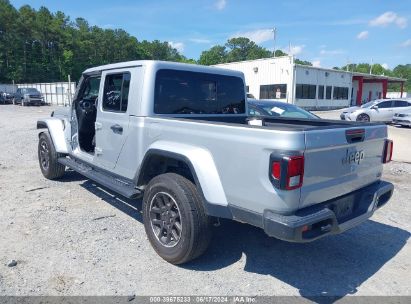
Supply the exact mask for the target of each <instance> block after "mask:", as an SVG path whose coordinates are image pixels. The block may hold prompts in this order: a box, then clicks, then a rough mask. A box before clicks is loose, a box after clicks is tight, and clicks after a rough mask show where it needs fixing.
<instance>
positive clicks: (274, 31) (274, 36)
mask: <svg viewBox="0 0 411 304" xmlns="http://www.w3.org/2000/svg"><path fill="white" fill-rule="evenodd" d="M271 31H272V32H273V40H274V50H273V57H274V58H275V39H276V38H277V37H276V36H277V29H276V28H275V27H274V28H272V29H271Z"/></svg>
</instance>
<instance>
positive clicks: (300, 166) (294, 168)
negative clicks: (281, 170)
mask: <svg viewBox="0 0 411 304" xmlns="http://www.w3.org/2000/svg"><path fill="white" fill-rule="evenodd" d="M287 169H288V170H287V176H286V178H287V183H286V185H285V187H286V189H287V190H292V189H296V188H300V187H301V186H302V185H303V177H304V156H293V157H290V159H289V161H288V168H287Z"/></svg>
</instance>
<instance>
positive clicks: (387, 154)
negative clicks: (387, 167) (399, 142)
mask: <svg viewBox="0 0 411 304" xmlns="http://www.w3.org/2000/svg"><path fill="white" fill-rule="evenodd" d="M393 148H394V142H393V141H392V140H391V139H386V140H385V143H384V151H383V154H382V162H383V163H384V164H386V163H389V162H390V161H391V160H392V150H393Z"/></svg>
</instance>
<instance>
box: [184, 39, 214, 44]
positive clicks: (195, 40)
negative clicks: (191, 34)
mask: <svg viewBox="0 0 411 304" xmlns="http://www.w3.org/2000/svg"><path fill="white" fill-rule="evenodd" d="M189 40H190V41H191V42H194V43H203V44H208V43H211V40H208V39H203V38H191V39H189Z"/></svg>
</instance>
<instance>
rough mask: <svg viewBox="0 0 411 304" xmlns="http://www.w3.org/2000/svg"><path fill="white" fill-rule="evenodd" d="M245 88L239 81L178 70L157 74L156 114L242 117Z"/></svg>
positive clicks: (227, 77)
mask: <svg viewBox="0 0 411 304" xmlns="http://www.w3.org/2000/svg"><path fill="white" fill-rule="evenodd" d="M244 89H245V86H244V82H243V80H242V79H241V78H240V77H234V76H224V75H219V74H208V73H198V72H189V71H178V70H168V69H163V70H159V71H158V72H157V74H156V84H155V92H154V113H156V114H244V113H245V92H244Z"/></svg>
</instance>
